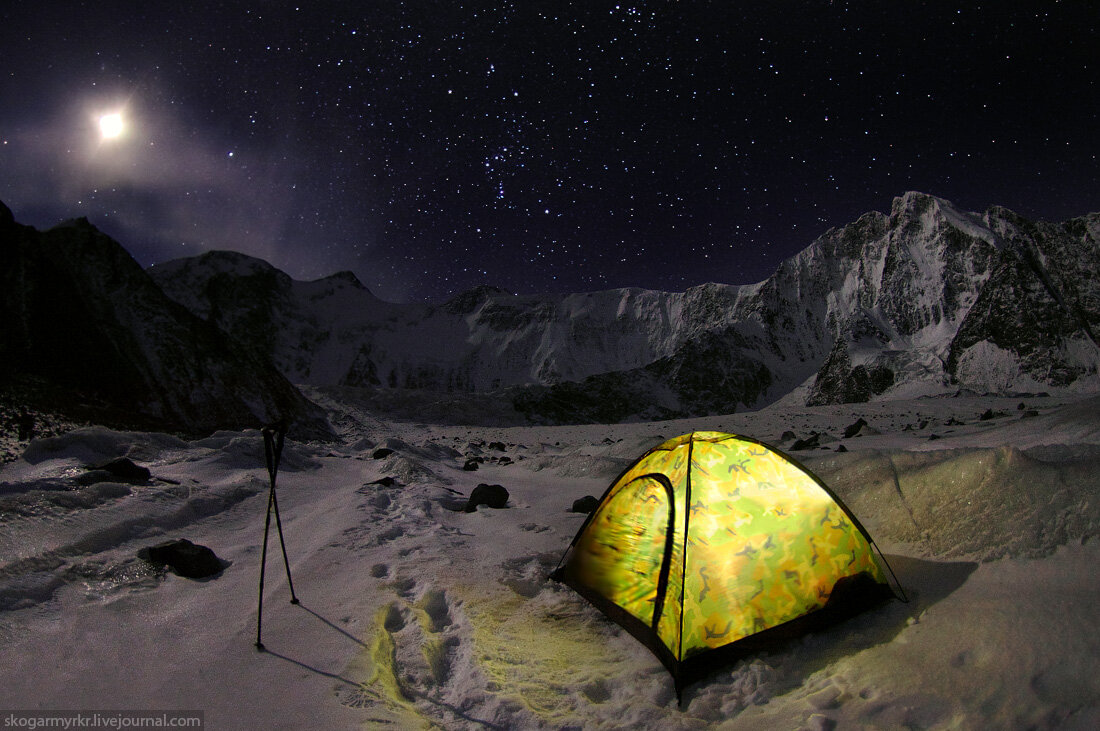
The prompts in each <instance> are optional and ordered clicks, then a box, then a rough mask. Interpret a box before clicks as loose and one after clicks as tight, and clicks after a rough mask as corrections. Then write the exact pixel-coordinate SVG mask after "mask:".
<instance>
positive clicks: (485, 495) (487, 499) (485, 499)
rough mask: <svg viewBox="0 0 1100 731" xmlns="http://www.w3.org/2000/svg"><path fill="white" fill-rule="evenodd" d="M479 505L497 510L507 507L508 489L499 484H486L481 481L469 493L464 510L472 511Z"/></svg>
mask: <svg viewBox="0 0 1100 731" xmlns="http://www.w3.org/2000/svg"><path fill="white" fill-rule="evenodd" d="M479 505H488V506H489V507H490V508H496V509H498V510H499V509H500V508H504V507H507V505H508V491H507V490H506V489H504V488H503V487H502V486H500V485H486V484H485V483H484V482H483V483H481V484H480V485H478V486H477V487H475V488H474V491H473V492H471V493H470V499H469V500H468V501H467V502H466V508H465V510H466V512H467V513H472V512H474V511H475V510H477V507H478V506H479Z"/></svg>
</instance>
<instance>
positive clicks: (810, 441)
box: [791, 432, 821, 452]
mask: <svg viewBox="0 0 1100 731" xmlns="http://www.w3.org/2000/svg"><path fill="white" fill-rule="evenodd" d="M819 446H821V435H820V434H818V433H817V432H814V433H813V436H810V437H807V438H806V439H799V440H798V441H796V442H795V443H794V444H792V445H791V451H792V452H799V451H801V450H803V449H817V448H818V447H819Z"/></svg>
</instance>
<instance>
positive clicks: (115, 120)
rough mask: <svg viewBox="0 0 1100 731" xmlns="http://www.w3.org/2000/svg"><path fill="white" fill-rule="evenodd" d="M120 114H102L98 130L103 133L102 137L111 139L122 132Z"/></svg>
mask: <svg viewBox="0 0 1100 731" xmlns="http://www.w3.org/2000/svg"><path fill="white" fill-rule="evenodd" d="M122 129H123V125H122V115H121V114H118V113H115V114H104V115H103V116H102V117H100V118H99V132H100V134H101V135H103V139H105V140H111V139H114V138H116V137H118V136H119V135H121V134H122Z"/></svg>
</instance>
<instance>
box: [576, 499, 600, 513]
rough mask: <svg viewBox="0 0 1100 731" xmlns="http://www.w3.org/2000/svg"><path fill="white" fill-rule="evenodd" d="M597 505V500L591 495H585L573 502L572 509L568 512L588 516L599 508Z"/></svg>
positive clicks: (598, 502)
mask: <svg viewBox="0 0 1100 731" xmlns="http://www.w3.org/2000/svg"><path fill="white" fill-rule="evenodd" d="M599 505H600V501H599V498H596V497H595V496H593V495H585V496H584V497H582V498H577V499H576V500H574V501H573V507H571V508H570V509H569V512H571V513H585V514H588V513H591V512H592V511H593V510H595V509H596V508H597V507H599Z"/></svg>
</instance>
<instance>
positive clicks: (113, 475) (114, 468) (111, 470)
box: [87, 457, 151, 483]
mask: <svg viewBox="0 0 1100 731" xmlns="http://www.w3.org/2000/svg"><path fill="white" fill-rule="evenodd" d="M87 470H88V472H89V473H91V474H95V473H106V474H107V475H108V477H107V479H116V480H120V481H122V482H129V483H141V482H148V481H149V478H150V477H151V475H150V473H149V470H148V469H147V468H145V467H142V466H141V465H137V464H134V463H133V462H131V461H130V460H129V459H127V458H126V457H119V458H118V459H112V460H110V461H108V462H102V463H99V464H93V465H88V467H87ZM104 481H105V480H98V479H97V480H95V482H104Z"/></svg>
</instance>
